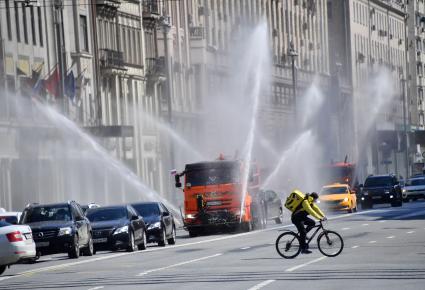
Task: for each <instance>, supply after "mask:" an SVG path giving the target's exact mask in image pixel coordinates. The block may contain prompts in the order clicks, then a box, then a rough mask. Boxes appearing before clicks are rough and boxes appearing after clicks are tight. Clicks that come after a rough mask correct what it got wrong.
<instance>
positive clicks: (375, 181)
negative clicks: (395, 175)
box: [364, 176, 392, 187]
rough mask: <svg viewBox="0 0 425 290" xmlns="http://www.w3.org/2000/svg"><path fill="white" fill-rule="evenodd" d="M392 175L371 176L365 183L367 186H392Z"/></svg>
mask: <svg viewBox="0 0 425 290" xmlns="http://www.w3.org/2000/svg"><path fill="white" fill-rule="evenodd" d="M391 179H392V178H391V177H387V176H383V177H369V178H367V179H366V182H365V183H364V186H365V187H377V186H391V185H392V182H391Z"/></svg>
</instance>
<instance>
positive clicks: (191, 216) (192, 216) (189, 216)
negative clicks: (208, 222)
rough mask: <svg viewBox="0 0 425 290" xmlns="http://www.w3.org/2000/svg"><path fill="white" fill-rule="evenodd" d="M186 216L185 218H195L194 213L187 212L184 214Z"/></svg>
mask: <svg viewBox="0 0 425 290" xmlns="http://www.w3.org/2000/svg"><path fill="white" fill-rule="evenodd" d="M186 218H187V219H194V218H195V215H194V214H191V213H189V214H187V215H186Z"/></svg>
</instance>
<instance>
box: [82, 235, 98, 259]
mask: <svg viewBox="0 0 425 290" xmlns="http://www.w3.org/2000/svg"><path fill="white" fill-rule="evenodd" d="M94 254H95V252H94V246H93V238H92V236H91V234H89V241H88V243H87V247H86V248H84V249H83V255H84V256H93V255H94Z"/></svg>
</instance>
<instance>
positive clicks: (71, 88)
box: [64, 71, 75, 101]
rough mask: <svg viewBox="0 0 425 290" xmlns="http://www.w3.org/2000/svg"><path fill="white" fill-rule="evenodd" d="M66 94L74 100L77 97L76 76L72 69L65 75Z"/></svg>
mask: <svg viewBox="0 0 425 290" xmlns="http://www.w3.org/2000/svg"><path fill="white" fill-rule="evenodd" d="M64 90H65V95H66V96H68V98H70V99H71V101H74V98H75V78H74V72H73V71H70V72H69V73H68V74H67V76H66V77H65V89H64Z"/></svg>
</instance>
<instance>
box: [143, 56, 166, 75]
mask: <svg viewBox="0 0 425 290" xmlns="http://www.w3.org/2000/svg"><path fill="white" fill-rule="evenodd" d="M145 62H146V75H147V76H148V77H155V76H158V77H159V76H165V75H166V71H165V58H164V57H163V56H162V57H156V58H146V60H145Z"/></svg>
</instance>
